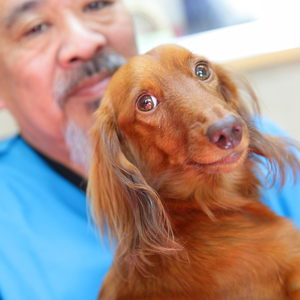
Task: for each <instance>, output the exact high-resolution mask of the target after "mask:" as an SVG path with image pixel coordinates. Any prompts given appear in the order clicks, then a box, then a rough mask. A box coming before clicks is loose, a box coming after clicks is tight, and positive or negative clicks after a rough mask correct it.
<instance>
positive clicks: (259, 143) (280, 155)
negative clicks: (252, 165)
mask: <svg viewBox="0 0 300 300" xmlns="http://www.w3.org/2000/svg"><path fill="white" fill-rule="evenodd" d="M216 72H217V75H218V78H219V87H220V92H221V93H222V95H223V97H224V99H225V100H226V101H227V102H228V103H230V104H231V105H232V106H233V108H234V109H235V110H236V111H237V112H238V113H239V115H240V116H241V117H242V119H243V120H244V122H245V123H246V125H247V128H248V131H249V136H250V147H249V148H250V155H251V154H252V156H253V159H254V160H255V161H256V162H257V163H265V160H263V159H261V158H262V157H264V158H265V159H266V160H267V167H268V169H269V174H272V175H273V180H272V183H271V185H273V184H274V183H275V179H276V178H277V176H280V180H281V187H282V186H283V185H284V183H285V181H286V180H287V179H288V178H287V175H288V174H291V173H292V174H293V176H294V180H296V172H297V170H298V171H299V169H300V162H299V156H297V154H296V153H298V155H299V146H298V145H297V143H296V142H295V141H294V140H292V139H290V138H288V137H280V136H271V135H268V134H263V133H262V132H260V131H259V130H258V128H257V125H256V124H257V122H259V121H260V119H259V114H260V108H259V104H258V100H257V97H256V95H255V92H254V91H253V89H252V87H251V86H250V84H249V82H248V81H247V80H246V79H245V77H243V76H242V75H241V74H231V76H228V73H229V72H228V70H225V69H224V68H223V67H221V66H216ZM245 98H248V99H245ZM243 99H245V100H250V103H249V104H250V107H248V106H247V105H246V103H245V101H244V100H243ZM251 108H252V111H253V113H251V112H250V111H251V110H250V109H251ZM253 154H256V155H253ZM291 171H292V172H291Z"/></svg>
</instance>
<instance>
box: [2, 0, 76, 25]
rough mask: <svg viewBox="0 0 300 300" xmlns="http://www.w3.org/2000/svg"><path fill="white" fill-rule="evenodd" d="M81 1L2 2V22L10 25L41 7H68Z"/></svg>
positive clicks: (7, 0)
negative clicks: (24, 14) (21, 16)
mask: <svg viewBox="0 0 300 300" xmlns="http://www.w3.org/2000/svg"><path fill="white" fill-rule="evenodd" d="M79 1H80V0H0V18H1V19H0V21H1V22H4V23H9V22H10V21H14V19H16V18H18V17H19V16H20V15H22V14H23V13H26V12H28V11H31V10H34V9H35V8H38V7H40V6H49V5H53V4H54V5H55V7H58V6H59V4H61V5H68V4H71V3H77V2H79Z"/></svg>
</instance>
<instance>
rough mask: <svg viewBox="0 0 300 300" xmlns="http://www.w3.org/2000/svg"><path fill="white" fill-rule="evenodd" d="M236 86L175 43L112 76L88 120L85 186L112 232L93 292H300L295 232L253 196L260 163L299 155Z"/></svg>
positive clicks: (173, 295) (284, 165)
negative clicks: (268, 129) (259, 118)
mask: <svg viewBox="0 0 300 300" xmlns="http://www.w3.org/2000/svg"><path fill="white" fill-rule="evenodd" d="M247 90H248V96H249V95H250V97H248V98H251V99H252V103H254V107H257V101H256V98H255V96H254V94H253V92H251V89H250V88H247ZM241 95H243V96H245V95H246V93H245V89H244V91H243V93H240V92H239V91H238V87H237V84H236V83H235V81H234V80H233V79H232V78H231V77H230V76H229V75H228V72H227V71H226V70H225V69H223V68H222V67H221V66H219V65H216V64H213V63H211V62H209V61H207V60H206V59H205V58H203V57H201V56H198V55H194V54H192V53H190V52H189V51H188V50H186V49H184V48H182V47H179V46H175V45H164V46H160V47H157V48H155V49H153V50H152V51H150V52H148V53H146V54H145V55H140V56H137V57H134V58H133V59H131V60H130V61H129V62H128V63H127V64H126V65H124V66H123V67H121V68H120V69H119V71H118V72H117V73H116V74H115V75H114V76H113V79H112V80H111V83H110V84H109V87H108V90H107V92H106V94H105V96H104V99H103V100H102V103H101V106H100V108H99V110H98V111H97V112H96V116H97V122H96V124H95V126H94V127H93V129H92V132H91V136H92V140H93V159H92V164H91V171H90V179H89V195H90V197H91V199H92V203H93V206H94V211H95V215H96V218H97V220H98V222H99V226H100V227H101V228H103V227H105V226H107V228H108V229H109V233H110V237H111V239H112V240H116V253H115V259H114V262H113V264H112V267H111V269H110V271H109V272H108V274H107V276H106V278H105V281H104V284H103V287H102V289H101V291H100V295H99V299H109V300H112V299H120V300H121V299H122V300H125V299H129V300H137V299H139V300H150V299H151V300H166V299H167V300H169V299H184V300H187V299H193V300H194V299H202V300H218V299H226V300H267V299H269V300H277V299H278V300H279V299H280V300H282V299H290V300H291V299H300V235H299V233H298V231H297V230H296V229H295V228H294V226H293V225H292V224H291V222H290V221H288V220H287V219H284V218H281V217H278V216H277V215H275V214H274V213H273V212H272V211H270V209H269V208H268V207H266V206H265V205H263V204H262V203H261V202H260V200H259V198H260V193H259V190H260V187H261V185H265V184H266V182H261V181H260V179H259V178H261V177H262V176H260V173H259V167H258V165H259V164H260V163H261V162H262V161H265V162H267V163H268V165H269V167H270V170H271V171H273V173H274V174H277V173H278V174H280V177H281V180H282V182H284V180H285V179H286V176H287V174H288V173H293V172H291V170H293V171H294V175H295V173H296V172H298V169H299V161H298V160H297V158H296V156H295V155H294V154H292V153H291V152H290V151H289V150H288V147H289V146H290V142H288V141H286V140H283V139H282V138H279V137H272V136H268V135H265V134H262V133H261V132H260V131H259V130H258V129H257V127H256V125H255V122H254V120H253V118H254V116H253V115H252V114H251V113H250V112H249V109H248V108H247V106H246V105H245V104H244V102H243V100H242V99H241Z"/></svg>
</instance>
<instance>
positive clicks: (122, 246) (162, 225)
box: [88, 106, 182, 269]
mask: <svg viewBox="0 0 300 300" xmlns="http://www.w3.org/2000/svg"><path fill="white" fill-rule="evenodd" d="M91 138H92V162H91V168H90V176H89V183H88V195H89V197H90V198H91V201H92V206H93V209H94V215H95V218H96V220H97V222H98V225H99V227H100V229H101V228H102V229H103V228H104V226H105V225H107V229H108V232H109V235H110V238H111V240H114V238H117V245H118V248H117V252H118V257H116V258H115V259H120V260H124V259H131V263H130V264H131V265H132V266H133V267H137V268H139V269H141V268H142V265H143V264H141V262H144V263H149V261H148V260H147V256H148V255H150V254H151V253H153V252H156V253H157V252H159V253H161V254H165V255H170V254H175V253H176V252H177V250H181V249H182V247H181V246H180V245H179V244H178V243H177V242H176V241H175V240H174V236H173V232H172V229H171V225H170V223H169V219H168V216H167V215H166V212H165V209H164V207H163V205H162V203H161V201H160V198H159V196H158V195H157V193H156V192H155V191H154V190H153V189H152V188H151V187H150V186H149V185H148V184H147V182H146V180H145V179H144V177H143V176H142V174H141V172H140V171H139V169H138V168H137V167H136V166H134V165H133V164H132V163H131V162H130V161H129V160H128V159H127V157H126V153H124V151H123V150H122V147H121V144H120V136H119V133H118V128H117V124H116V121H115V118H114V114H113V110H112V108H111V107H108V106H106V107H101V108H100V109H99V110H98V115H97V122H96V124H95V126H94V127H93V129H92V131H91Z"/></svg>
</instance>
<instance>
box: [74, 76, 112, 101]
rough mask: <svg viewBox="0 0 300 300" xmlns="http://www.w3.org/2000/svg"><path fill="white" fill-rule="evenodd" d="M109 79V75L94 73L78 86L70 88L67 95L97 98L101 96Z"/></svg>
mask: <svg viewBox="0 0 300 300" xmlns="http://www.w3.org/2000/svg"><path fill="white" fill-rule="evenodd" d="M110 79H111V76H103V75H94V76H92V77H89V78H88V79H86V80H84V81H83V82H82V83H81V84H80V85H79V86H77V87H76V88H75V89H74V90H72V91H71V92H70V93H69V94H68V97H80V98H82V97H83V98H86V97H87V98H89V99H90V98H93V99H95V98H98V97H102V96H103V94H104V92H105V90H106V88H107V85H108V83H109V81H110Z"/></svg>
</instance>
